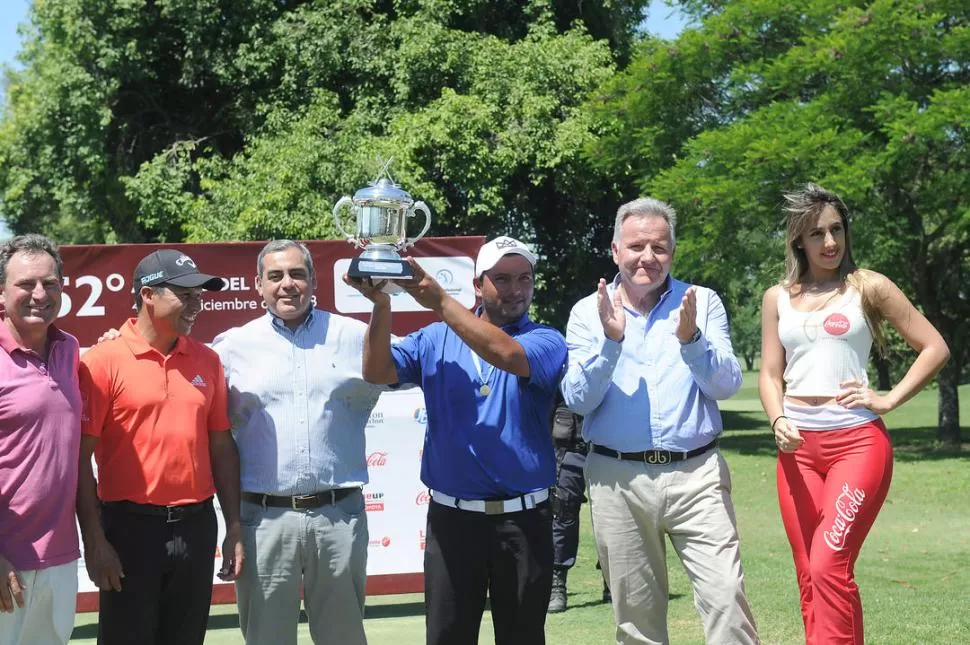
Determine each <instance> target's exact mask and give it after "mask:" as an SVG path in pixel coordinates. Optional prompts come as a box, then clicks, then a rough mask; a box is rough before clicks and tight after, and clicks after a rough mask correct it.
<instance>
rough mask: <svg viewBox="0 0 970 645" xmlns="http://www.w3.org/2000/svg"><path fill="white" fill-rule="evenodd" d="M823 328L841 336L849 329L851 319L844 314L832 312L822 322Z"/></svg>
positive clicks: (833, 334)
mask: <svg viewBox="0 0 970 645" xmlns="http://www.w3.org/2000/svg"><path fill="white" fill-rule="evenodd" d="M822 328H823V329H825V331H826V332H828V333H829V334H830V335H832V336H841V335H842V334H844V333H846V332H847V331H849V319H848V318H846V317H845V315H843V314H838V313H835V314H830V315H829V317H828V318H826V319H825V322H824V323H822Z"/></svg>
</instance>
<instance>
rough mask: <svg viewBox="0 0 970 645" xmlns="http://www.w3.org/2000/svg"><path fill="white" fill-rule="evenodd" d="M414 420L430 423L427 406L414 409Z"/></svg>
mask: <svg viewBox="0 0 970 645" xmlns="http://www.w3.org/2000/svg"><path fill="white" fill-rule="evenodd" d="M414 420H415V421H417V422H418V423H424V424H426V423H428V410H427V408H418V409H417V410H415V411H414Z"/></svg>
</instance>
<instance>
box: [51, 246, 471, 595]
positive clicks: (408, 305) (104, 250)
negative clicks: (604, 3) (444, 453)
mask: <svg viewBox="0 0 970 645" xmlns="http://www.w3.org/2000/svg"><path fill="white" fill-rule="evenodd" d="M483 242H484V238H482V237H463V238H422V240H421V241H420V242H419V243H418V245H417V246H416V247H414V248H413V249H411V251H412V252H413V255H414V256H415V258H416V259H418V261H419V263H420V264H421V265H422V267H424V268H425V270H426V271H428V272H429V273H432V275H435V276H436V277H437V278H438V280H439V281H440V282H441V283H442V284H443V285H444V286H445V288H446V289H447V290H448V292H449V293H451V294H452V295H453V296H454V297H455V298H457V299H458V300H459V301H460V302H462V303H463V304H465V305H466V306H468V307H472V306H473V305H474V304H475V295H474V289H473V287H472V274H473V268H472V267H473V264H474V261H473V258H474V257H475V256H476V254H477V252H478V248H479V247H480V246H481V245H482V243H483ZM306 244H307V247H308V248H309V249H310V252H311V254H312V256H313V262H314V269H315V273H316V275H317V288H316V291H315V293H314V303H315V306H317V307H319V308H321V309H326V310H329V311H336V312H337V313H342V314H346V315H350V316H351V317H354V318H358V319H360V320H364V321H366V320H367V319H368V317H369V315H370V307H369V306H367V304H368V301H366V299H363V298H362V297H360V298H358V297H355V296H354V294H357V292H356V291H354V290H352V289H350V287H348V286H347V285H345V284H344V283H343V280H342V275H343V273H344V272H345V271H346V266H347V265H349V262H350V259H351V258H353V257H354V256H355V255H356V254H357V253H359V251H358V250H357V249H354V248H353V247H352V246H351V245H350V244H347V243H346V242H338V241H324V242H306ZM263 246H264V242H240V243H232V244H169V245H164V244H127V245H125V244H120V245H94V246H69V245H65V246H62V247H60V250H61V255H62V257H63V260H64V295H63V299H62V303H61V310H60V313H59V318H58V321H57V324H58V326H59V327H61V328H62V329H64V330H65V331H67V332H69V333H71V334H74V335H75V336H76V337H77V338H78V340H79V341H80V343H81V347H83V348H86V347H90V346H91V345H94V344H95V343H97V339H98V337H99V336H100V335H101V334H102V333H103V332H104V331H105V330H107V329H110V328H113V327H114V328H117V327H119V326H120V325H121V324H122V323H123V322H124V321H125V319H127V318H128V317H131V316H133V315H134V307H133V305H134V295H133V293H134V292H133V288H132V274H133V272H134V268H135V265H136V264H137V263H138V261H139V260H141V259H142V258H143V257H144V256H145V255H147V254H148V253H151V252H152V251H155V250H157V249H161V248H174V249H178V250H180V251H182V252H183V253H185V254H186V255H188V256H189V257H191V258H192V259H193V260H194V261H195V263H196V264H197V265H198V267H199V270H200V271H202V272H203V273H210V274H213V275H218V276H220V277H222V278H223V282H224V287H223V289H222V290H221V291H218V292H206V294H205V295H204V300H203V312H202V313H200V314H199V318H198V320H197V321H196V324H195V326H194V327H193V330H192V335H193V337H195V338H197V339H199V340H202V341H203V342H210V341H211V340H212V339H213V338H215V336H216V335H218V334H219V333H220V332H222V331H223V330H225V329H228V328H230V327H235V326H239V325H241V324H244V323H246V322H248V321H249V320H252V319H253V318H256V317H257V316H261V315H263V314H264V313H265V311H266V310H265V306H264V305H263V302H262V298H261V297H260V295H259V293H258V291H257V289H256V279H255V276H256V258H257V255H258V253H259V251H260V249H261V248H262V247H263ZM358 295H359V294H358ZM335 298H336V300H337V302H336V303H335ZM361 301H363V302H361ZM392 307H393V310H394V311H395V312H396V313H395V316H394V323H393V331H394V333H395V334H397V335H405V334H407V333H409V332H411V331H414V330H416V329H418V328H419V327H421V326H423V325H426V324H428V323H431V322H433V321H434V320H436V317H435V316H434V314H433V313H432V312H430V311H428V310H426V309H424V308H422V307H420V305H418V304H417V302H415V301H414V299H413V298H411V297H410V296H407V295H406V294H404V295H403V296H402V295H395V296H394V297H393V298H392ZM397 312H400V313H397ZM426 423H427V414H426V412H425V411H424V397H423V395H422V393H421V390H420V389H417V388H415V389H409V390H399V391H393V392H386V393H384V394H383V395H382V396H381V398H380V400H379V401H378V403H377V406H376V407H375V408H374V411H373V413H372V414H371V417H370V419H369V420H368V423H367V430H366V432H367V451H368V457H367V465H368V471H369V476H370V483H369V484H368V485H367V486H366V487H365V489H364V493H365V507H366V510H367V514H368V515H367V521H368V528H369V533H370V540H369V545H368V560H367V576H368V589H369V592H371V593H382V592H385V593H410V592H414V591H421V590H422V578H421V577H420V574H421V571H422V568H423V558H424V554H423V551H424V538H423V535H424V529H425V516H426V511H427V502H424V503H423V504H422V503H415V498H416V496H419V494H420V492H421V490H422V484H421V481H420V477H419V475H420V468H421V451H422V446H423V443H424V431H425V426H426ZM424 495H425V496H426V495H427V490H424ZM216 518H217V520H218V524H219V538H218V542H217V547H216V553H215V554H214V555H215V557H216V560H217V563H216V567H215V568H216V571H218V569H219V567H220V566H221V560H222V553H220V552H219V550H220V549H221V547H222V540H223V537H224V536H225V525H224V522H223V519H222V512H221V510H220V509H219V506H218V500H216ZM395 579H397V580H399V581H400V582H399V583H397V582H395ZM372 580H373V581H374V582H375V584H373V585H372V584H370V583H371V581H372ZM213 582H214V583H215V584H216V585H217V587H222V588H227V589H228V590H229V591H228V592H227V593H221V592H220V589H218V588H217V590H216V591H215V592H214V593H213V598H214V599H216V601H218V602H231V601H232V600H233V595H232V593H231V589H232V585H227V584H225V583H222V582H221V581H219V580H218V579H217V578H213ZM377 583H380V584H377ZM78 592H79V593H80V594H81V596H79V602H78V606H79V607H83V608H84V610H87V611H90V610H92V609H94V608H96V599H97V595H96V592H97V588H96V587H95V586H94V584H93V583H92V582H91V580H90V579H89V578H88V575H87V569H86V568H85V563H84V558H83V555H82V558H81V560H79V562H78ZM92 592H93V593H92Z"/></svg>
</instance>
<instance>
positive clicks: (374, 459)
mask: <svg viewBox="0 0 970 645" xmlns="http://www.w3.org/2000/svg"><path fill="white" fill-rule="evenodd" d="M386 464H387V453H386V452H377V451H375V452H372V453H370V454H369V455H367V467H368V468H379V467H380V466H384V465H386Z"/></svg>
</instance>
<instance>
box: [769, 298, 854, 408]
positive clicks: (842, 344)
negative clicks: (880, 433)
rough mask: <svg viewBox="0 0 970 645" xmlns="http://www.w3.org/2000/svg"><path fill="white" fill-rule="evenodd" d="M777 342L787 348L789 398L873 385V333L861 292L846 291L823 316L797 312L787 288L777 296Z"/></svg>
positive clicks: (786, 383) (835, 392)
mask: <svg viewBox="0 0 970 645" xmlns="http://www.w3.org/2000/svg"><path fill="white" fill-rule="evenodd" d="M778 337H779V338H780V340H781V344H782V345H783V346H784V347H785V394H787V395H791V396H830V397H831V396H835V395H837V394H838V393H839V392H840V391H841V389H842V388H841V387H840V386H839V384H840V383H843V382H845V381H850V380H853V379H855V380H857V381H859V382H860V383H862V384H863V386H865V387H868V386H869V377H868V375H867V374H866V367H867V365H868V364H869V350H870V349H871V348H872V332H871V331H870V330H869V326H868V325H867V324H866V320H865V317H864V316H863V314H862V305H861V298H860V296H859V292H858V291H856V290H855V289H847V290H846V292H845V293H843V294H841V295H839V296H837V297H836V298H835V300H834V301H833V302H832V303H831V304H829V306H827V307H826V308H825V309H822V310H820V311H797V310H795V309H793V308H792V306H791V298H790V296H789V293H788V291H787V289H785V288H784V287H782V288H781V289H779V291H778Z"/></svg>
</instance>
